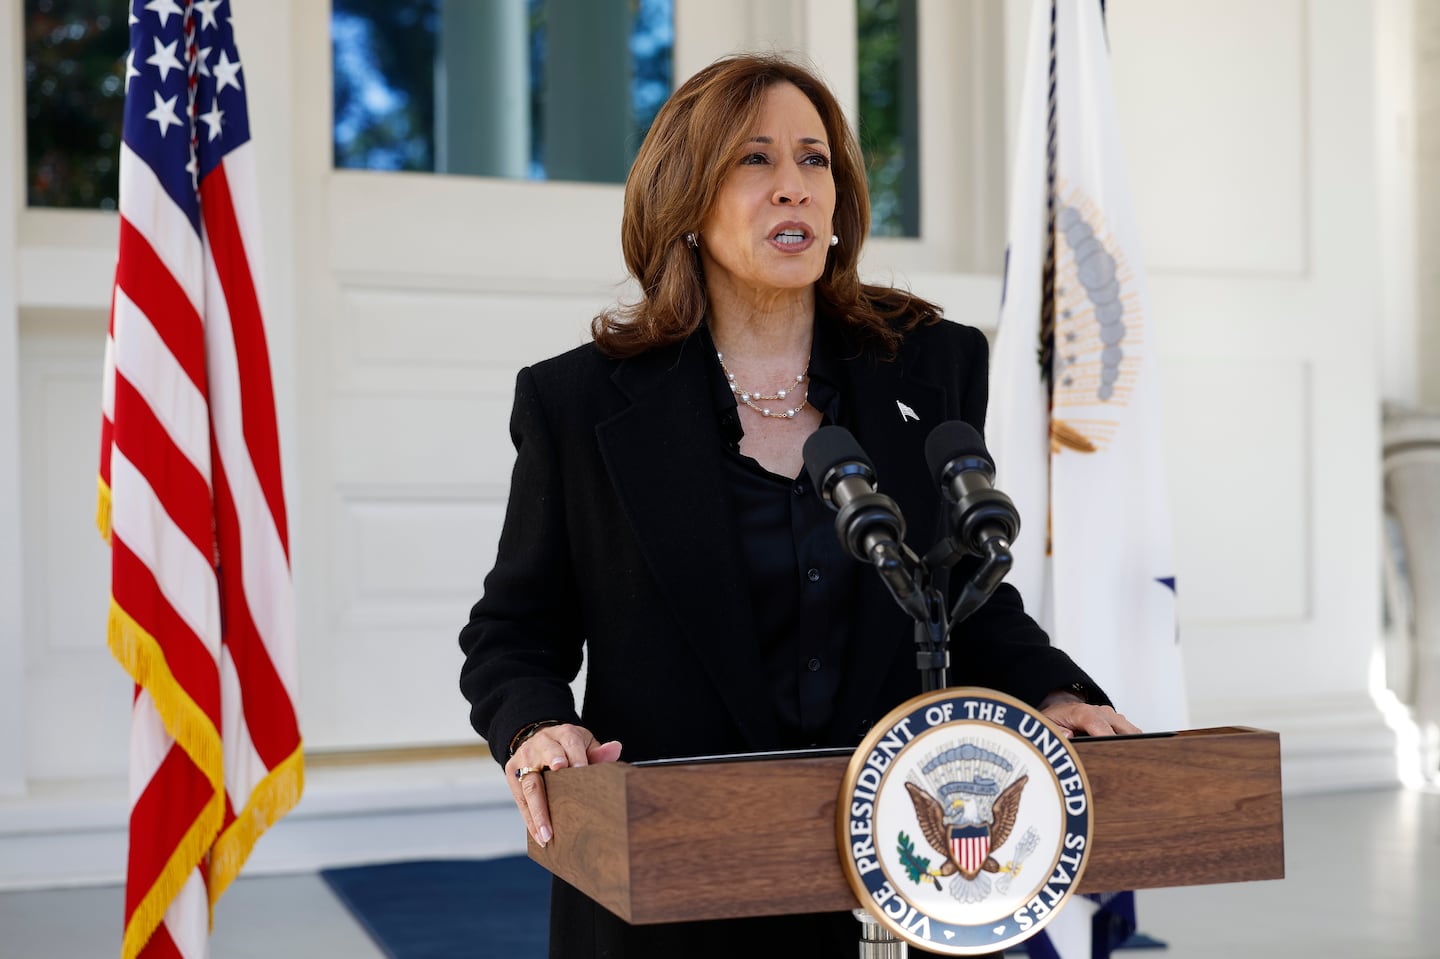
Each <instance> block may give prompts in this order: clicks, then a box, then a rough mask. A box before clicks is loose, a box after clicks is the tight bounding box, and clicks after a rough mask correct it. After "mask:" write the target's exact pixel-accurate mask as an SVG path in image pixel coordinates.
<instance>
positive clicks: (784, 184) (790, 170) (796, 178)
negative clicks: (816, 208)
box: [772, 164, 810, 206]
mask: <svg viewBox="0 0 1440 959" xmlns="http://www.w3.org/2000/svg"><path fill="white" fill-rule="evenodd" d="M775 179H776V182H775V193H774V195H773V197H772V200H773V202H775V203H777V204H779V205H781V206H802V205H804V204H806V203H809V202H810V191H809V190H808V189H807V188H806V186H805V178H804V177H803V176H802V175H801V172H800V167H799V165H798V164H784V165H782V166H781V167H780V168H779V171H778V172H777V174H776V178H775Z"/></svg>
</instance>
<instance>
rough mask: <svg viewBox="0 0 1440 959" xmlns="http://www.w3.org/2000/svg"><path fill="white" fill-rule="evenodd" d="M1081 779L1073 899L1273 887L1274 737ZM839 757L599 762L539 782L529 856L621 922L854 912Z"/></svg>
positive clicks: (1179, 743)
mask: <svg viewBox="0 0 1440 959" xmlns="http://www.w3.org/2000/svg"><path fill="white" fill-rule="evenodd" d="M1076 748H1077V751H1078V753H1079V756H1080V760H1081V763H1082V764H1083V765H1084V767H1085V772H1086V776H1087V777H1088V778H1089V781H1090V796H1091V801H1092V803H1093V808H1094V813H1093V816H1094V818H1093V827H1092V829H1093V831H1092V836H1091V852H1090V856H1089V859H1088V862H1087V865H1086V868H1085V874H1084V876H1083V878H1082V880H1081V883H1080V887H1079V889H1080V891H1082V892H1107V891H1117V890H1123V889H1148V888H1154V887H1160V886H1182V885H1195V884H1202V883H1218V882H1240V881H1245V880H1255V879H1279V878H1282V877H1283V876H1284V874H1285V857H1284V838H1283V822H1282V813H1281V803H1280V737H1279V736H1278V735H1277V734H1275V733H1273V732H1267V731H1265V730H1258V729H1249V728H1245V727H1238V726H1226V727H1220V728H1214V729H1193V730H1184V731H1181V732H1178V733H1175V734H1173V735H1167V736H1157V737H1115V738H1100V739H1087V740H1082V741H1080V742H1077V743H1076ZM848 761H849V760H848V757H833V756H832V757H821V758H798V759H796V758H789V759H760V760H744V761H733V762H697V763H693V764H680V765H657V766H646V765H630V764H628V763H623V762H619V763H607V764H604V765H599V766H588V767H582V768H580V769H561V770H557V771H554V772H550V773H546V774H545V785H546V789H547V791H548V793H549V797H550V808H551V816H552V819H553V821H554V828H555V838H554V840H553V841H552V842H551V843H550V844H549V846H547V847H546V848H544V849H542V848H540V847H539V846H537V845H536V844H535V843H534V842H531V843H530V849H529V851H530V857H531V858H532V859H534V860H535V861H536V862H538V863H540V864H541V865H542V866H544V867H545V868H546V869H549V870H550V871H551V872H553V873H554V874H556V875H557V876H559V877H560V878H562V879H564V880H565V881H566V882H568V883H570V884H571V885H573V886H575V887H576V888H578V889H580V890H581V891H583V892H585V893H586V894H587V895H589V896H590V897H591V898H592V899H595V900H596V901H597V902H599V903H601V904H602V905H604V906H605V907H606V908H608V909H610V910H611V911H612V912H614V913H615V914H616V915H618V916H620V917H621V918H623V919H625V920H626V921H627V922H631V923H642V924H643V923H655V922H680V921H688V920H694V919H724V918H735V917H740V916H759V915H787V914H791V913H799V912H822V911H832V910H842V909H851V908H854V907H855V906H856V905H857V902H856V899H855V894H854V893H853V892H852V891H851V889H850V886H849V885H848V884H847V883H846V881H845V877H844V876H843V874H842V873H841V867H840V858H839V856H838V855H837V853H836V850H835V806H836V802H837V800H838V796H839V791H840V781H841V777H842V776H843V775H844V772H845V768H846V765H847V763H848Z"/></svg>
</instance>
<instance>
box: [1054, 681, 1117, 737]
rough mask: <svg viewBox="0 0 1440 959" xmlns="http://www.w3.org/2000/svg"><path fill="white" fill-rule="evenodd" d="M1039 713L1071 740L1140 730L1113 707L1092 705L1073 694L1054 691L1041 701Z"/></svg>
mask: <svg viewBox="0 0 1440 959" xmlns="http://www.w3.org/2000/svg"><path fill="white" fill-rule="evenodd" d="M1040 712H1042V713H1044V714H1045V718H1046V719H1048V720H1050V721H1051V722H1052V723H1054V724H1055V725H1056V726H1059V727H1060V731H1061V732H1063V733H1064V734H1065V738H1066V739H1069V738H1071V737H1073V736H1076V735H1081V736H1114V735H1116V734H1117V733H1119V734H1125V733H1138V732H1140V731H1141V730H1140V727H1139V726H1136V725H1135V724H1134V723H1132V722H1131V721H1130V720H1128V719H1126V718H1125V717H1124V716H1123V715H1122V714H1120V713H1117V712H1116V711H1115V709H1114V707H1111V706H1092V705H1090V704H1089V703H1087V702H1085V700H1083V699H1081V698H1080V697H1079V696H1076V695H1074V694H1073V693H1068V692H1060V693H1051V694H1050V695H1049V696H1046V697H1045V699H1044V701H1043V702H1041V703H1040Z"/></svg>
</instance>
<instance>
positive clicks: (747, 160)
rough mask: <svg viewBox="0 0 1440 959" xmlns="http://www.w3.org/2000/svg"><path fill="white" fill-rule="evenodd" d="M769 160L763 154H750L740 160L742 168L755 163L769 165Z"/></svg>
mask: <svg viewBox="0 0 1440 959" xmlns="http://www.w3.org/2000/svg"><path fill="white" fill-rule="evenodd" d="M769 162H770V158H769V157H768V156H766V155H765V154H763V153H751V154H748V155H746V156H745V157H744V158H742V159H741V160H740V163H741V165H742V166H753V165H755V164H757V163H769Z"/></svg>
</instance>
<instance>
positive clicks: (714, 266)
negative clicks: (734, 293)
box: [700, 83, 835, 292]
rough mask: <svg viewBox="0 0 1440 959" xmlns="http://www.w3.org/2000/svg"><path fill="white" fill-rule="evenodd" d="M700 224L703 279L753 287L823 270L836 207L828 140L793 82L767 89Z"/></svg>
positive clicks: (800, 279)
mask: <svg viewBox="0 0 1440 959" xmlns="http://www.w3.org/2000/svg"><path fill="white" fill-rule="evenodd" d="M729 162H730V164H731V166H730V170H729V172H728V173H727V174H726V175H725V179H724V180H723V181H722V182H721V184H720V195H719V196H718V197H717V198H716V201H715V206H714V208H713V209H711V211H710V213H709V214H708V215H707V216H706V217H705V219H704V221H703V222H702V223H701V224H700V256H701V259H702V261H703V262H704V264H705V277H706V282H707V283H709V284H712V285H713V284H717V283H730V284H735V285H738V286H740V287H742V288H745V289H748V290H754V291H762V292H763V291H778V290H787V289H795V288H799V287H805V286H810V285H812V284H813V283H814V282H815V281H816V280H818V279H819V278H820V274H821V272H822V271H823V270H824V269H825V257H826V255H827V254H828V253H829V251H830V235H831V233H832V232H833V231H832V229H831V219H832V217H833V215H834V213H835V179H834V177H833V176H832V175H831V172H830V140H829V136H828V135H827V134H826V132H825V124H824V123H823V122H821V120H820V114H819V113H818V112H817V111H816V109H815V106H814V104H812V103H811V102H810V100H809V98H807V97H806V96H805V94H803V93H801V92H800V89H799V88H798V87H796V86H794V85H793V84H789V83H777V84H775V85H773V86H771V87H770V88H769V89H767V90H766V91H765V97H764V100H763V101H762V106H761V110H760V117H759V119H758V121H757V127H756V129H755V130H753V131H751V135H750V136H749V137H747V138H746V141H745V142H744V143H743V144H741V147H740V151H739V153H738V155H737V156H735V157H733V158H731V160H730V161H729Z"/></svg>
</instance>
